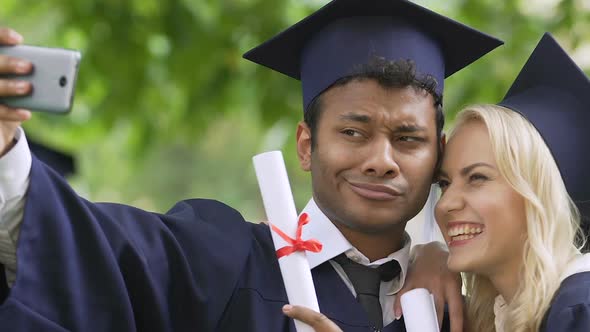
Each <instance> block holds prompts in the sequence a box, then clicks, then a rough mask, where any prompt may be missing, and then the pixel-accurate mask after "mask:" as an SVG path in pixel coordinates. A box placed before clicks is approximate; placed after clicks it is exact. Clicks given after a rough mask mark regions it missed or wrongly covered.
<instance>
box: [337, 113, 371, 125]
mask: <svg viewBox="0 0 590 332" xmlns="http://www.w3.org/2000/svg"><path fill="white" fill-rule="evenodd" d="M340 119H341V120H345V121H353V122H362V123H369V122H371V117H370V116H368V115H364V114H358V113H346V114H342V115H341V116H340Z"/></svg>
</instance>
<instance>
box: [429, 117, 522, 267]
mask: <svg viewBox="0 0 590 332" xmlns="http://www.w3.org/2000/svg"><path fill="white" fill-rule="evenodd" d="M439 185H440V186H441V189H442V196H441V198H440V200H439V201H438V203H437V205H436V210H435V213H436V219H437V222H438V224H439V227H440V228H441V230H442V232H443V234H444V237H445V239H446V241H447V243H449V253H450V254H449V260H448V265H449V269H450V270H452V271H457V272H459V271H461V272H473V273H478V274H488V275H489V274H495V273H497V272H498V271H502V270H504V269H506V268H508V269H510V270H512V269H513V268H515V267H517V266H520V264H522V251H523V245H524V242H525V239H526V214H525V205H524V199H523V198H522V196H520V195H519V194H518V193H517V192H516V191H515V190H514V189H513V188H512V187H511V186H510V184H509V183H508V182H507V181H506V179H505V178H504V177H503V176H502V174H501V173H500V171H499V169H498V166H497V163H496V159H495V157H494V153H493V150H492V145H491V142H490V138H489V135H488V130H487V128H486V126H485V124H484V123H483V122H482V121H480V120H471V121H467V122H465V123H463V124H462V125H461V126H460V128H458V129H457V130H456V131H455V134H454V135H453V136H452V137H451V138H450V140H449V142H448V144H447V146H446V149H445V154H444V157H443V162H442V166H441V172H440V177H439Z"/></svg>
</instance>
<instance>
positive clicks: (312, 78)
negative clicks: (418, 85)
mask: <svg viewBox="0 0 590 332" xmlns="http://www.w3.org/2000/svg"><path fill="white" fill-rule="evenodd" d="M502 44H503V42H502V41H500V40H498V39H496V38H493V37H490V36H488V35H486V34H484V33H482V32H479V31H477V30H474V29H472V28H470V27H467V26H465V25H463V24H461V23H458V22H456V21H453V20H451V19H449V18H447V17H445V16H442V15H439V14H437V13H435V12H432V11H430V10H428V9H426V8H423V7H421V6H419V5H416V4H414V3H412V2H410V1H406V0H333V1H331V2H330V3H328V4H327V5H325V6H324V7H322V8H321V9H319V10H318V11H316V12H315V13H313V14H312V15H310V16H308V17H306V18H305V19H303V20H301V21H300V22H298V23H297V24H295V25H293V26H291V27H290V28H288V29H287V30H285V31H283V32H281V33H279V34H278V35H276V36H275V37H273V38H271V39H270V40H268V41H266V42H265V43H263V44H262V45H260V46H258V47H256V48H254V49H252V50H250V51H249V52H247V53H246V54H244V58H246V59H248V60H251V61H253V62H255V63H258V64H261V65H263V66H266V67H268V68H270V69H273V70H276V71H278V72H281V73H283V74H285V75H287V76H290V77H292V78H295V79H297V80H301V84H302V88H303V104H304V109H307V106H308V105H309V104H310V102H311V101H312V100H313V99H314V98H315V97H316V96H318V95H319V94H321V93H322V92H323V91H325V90H326V89H327V88H329V87H330V86H331V85H332V84H333V83H334V82H336V81H337V80H338V79H340V78H343V77H346V76H350V75H351V74H352V73H353V70H354V69H355V68H358V67H359V66H361V65H364V64H367V63H369V62H370V61H371V59H372V58H374V57H380V58H384V59H386V60H390V61H395V60H407V59H409V60H412V61H413V62H414V63H415V65H416V68H417V72H418V74H422V75H431V76H433V77H434V78H435V79H436V81H437V83H438V85H437V90H436V92H437V93H438V94H440V95H441V96H442V91H443V83H444V79H445V78H446V77H448V76H450V75H452V74H453V73H455V72H457V71H458V70H460V69H462V68H463V67H465V66H467V65H469V64H470V63H472V62H474V61H476V60H477V59H479V58H480V57H481V56H483V55H484V54H486V53H488V52H490V51H491V50H493V49H494V48H496V47H498V46H500V45H502Z"/></svg>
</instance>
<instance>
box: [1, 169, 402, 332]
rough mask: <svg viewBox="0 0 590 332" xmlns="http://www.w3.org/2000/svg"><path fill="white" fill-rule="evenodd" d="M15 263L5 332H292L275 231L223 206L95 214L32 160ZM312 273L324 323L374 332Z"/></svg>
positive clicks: (188, 204)
mask: <svg viewBox="0 0 590 332" xmlns="http://www.w3.org/2000/svg"><path fill="white" fill-rule="evenodd" d="M17 259H18V261H17V269H18V271H17V279H16V281H15V283H14V285H13V287H12V289H11V290H10V293H9V294H8V297H7V298H6V299H5V300H4V302H3V304H2V305H1V306H0V330H2V331H12V332H16V331H55V332H57V331H85V332H86V331H158V332H163V331H175V332H180V331H191V332H194V331H232V332H234V331H246V332H247V331H257V332H265V331H268V332H280V331H295V328H294V324H293V322H292V321H291V320H290V319H288V318H286V317H285V316H283V314H282V311H281V307H282V306H283V305H284V304H285V303H287V296H286V293H285V290H284V287H283V281H282V278H281V274H280V271H279V266H278V261H277V258H276V255H275V251H274V248H273V245H272V240H271V235H270V232H269V229H268V227H267V226H266V225H259V224H252V223H248V222H245V221H244V220H243V218H242V216H241V215H240V214H239V213H238V212H237V211H235V210H233V209H232V208H230V207H228V206H226V205H224V204H222V203H219V202H216V201H211V200H188V201H183V202H179V203H178V204H176V206H174V207H173V208H172V209H171V210H170V211H169V212H168V213H167V214H165V215H162V214H156V213H149V212H145V211H142V210H139V209H135V208H132V207H129V206H123V205H118V204H104V203H102V204H95V203H90V202H88V201H86V200H84V199H82V198H80V197H78V195H76V193H75V192H74V191H73V190H72V189H71V188H70V187H69V185H68V184H67V183H66V182H65V181H64V180H63V179H62V178H61V176H59V175H57V174H56V173H54V172H53V171H52V170H50V169H49V168H48V167H47V166H45V165H44V164H43V163H42V162H40V161H39V160H37V159H33V165H32V170H31V181H30V188H29V191H28V197H27V203H26V207H25V211H24V220H23V223H22V225H21V229H20V237H19V241H18V248H17ZM312 273H313V279H314V283H315V287H316V291H317V295H318V299H319V304H320V308H321V310H322V311H323V312H324V313H325V314H326V315H327V316H328V317H330V318H331V319H333V320H334V321H335V322H336V323H337V324H339V325H340V326H341V327H342V329H343V330H344V331H347V332H349V331H350V332H355V331H371V328H370V324H369V323H368V321H367V316H366V314H365V313H364V311H363V310H362V308H361V306H360V305H359V304H358V303H357V302H356V300H355V298H354V297H353V295H352V294H351V292H350V291H349V289H348V288H347V287H346V286H345V284H344V283H343V281H342V280H341V278H340V277H339V276H338V274H337V273H336V271H335V270H334V269H333V268H332V266H331V265H330V264H329V262H326V263H324V264H322V265H320V266H318V267H316V268H314V269H313V270H312ZM383 331H389V332H398V331H405V328H404V326H403V322H402V321H394V322H393V323H392V324H390V325H388V326H387V327H386V328H384V329H383Z"/></svg>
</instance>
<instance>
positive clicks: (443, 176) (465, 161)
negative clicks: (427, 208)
mask: <svg viewBox="0 0 590 332" xmlns="http://www.w3.org/2000/svg"><path fill="white" fill-rule="evenodd" d="M588 94H590V84H589V82H588V79H587V78H586V76H585V75H584V74H583V73H582V72H581V70H579V68H577V66H575V64H574V63H573V62H572V61H571V59H569V57H568V56H567V54H565V52H563V50H562V49H561V48H560V47H559V45H558V44H557V43H556V42H555V41H554V40H553V39H552V38H551V37H550V36H549V35H545V37H544V38H543V39H542V41H541V43H540V44H539V46H538V47H537V49H536V50H535V52H534V53H533V55H532V56H531V58H530V59H529V61H528V62H527V64H526V65H525V68H524V69H523V71H522V72H521V74H520V75H519V77H518V78H517V81H516V82H515V83H514V85H513V86H512V88H511V89H510V91H509V93H508V96H507V97H506V98H505V99H504V101H503V102H502V103H500V105H503V106H497V105H485V106H472V107H468V108H467V109H465V110H464V111H462V112H461V113H460V114H459V115H458V118H457V119H456V123H455V129H454V130H453V132H452V133H451V135H450V138H449V143H448V144H447V147H446V149H445V155H444V159H443V163H442V166H441V170H440V179H439V184H440V187H441V189H442V195H441V198H440V200H439V201H438V204H437V207H436V219H437V221H438V222H439V226H440V227H441V229H442V230H443V233H444V234H446V239H447V241H448V243H449V251H450V254H449V260H448V265H449V268H450V269H451V270H454V271H462V272H465V274H464V277H465V278H464V280H465V287H466V290H467V297H466V307H467V312H468V317H467V319H468V320H469V326H470V330H471V331H481V332H484V331H510V332H517V331H539V330H542V331H551V332H553V331H590V272H588V271H590V257H587V256H582V255H581V254H580V251H579V247H580V246H581V244H580V243H577V241H576V236H577V234H579V227H580V226H579V224H580V216H579V212H578V209H577V208H576V204H575V203H574V201H573V200H576V201H585V200H588V199H590V195H589V192H590V187H589V185H588V182H589V180H588V177H587V176H584V174H582V173H578V172H580V171H583V170H584V169H586V168H587V167H588V166H589V165H590V163H588V162H587V161H588V157H587V156H586V155H585V153H587V151H585V150H586V149H584V147H585V146H587V144H588V137H589V135H588V134H587V130H586V129H585V126H587V124H588V122H586V123H584V120H586V121H587V120H588V119H590V115H589V113H588V110H589V106H590V104H589V103H588V102H589V99H588V97H587V95H588ZM504 106H505V107H504ZM564 150H565V151H564ZM560 171H561V172H560ZM562 174H563V175H564V177H563V178H562V176H561V175H562ZM564 180H565V183H564ZM566 185H567V189H566ZM568 192H569V194H568ZM570 196H571V198H570ZM572 198H573V200H572Z"/></svg>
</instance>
